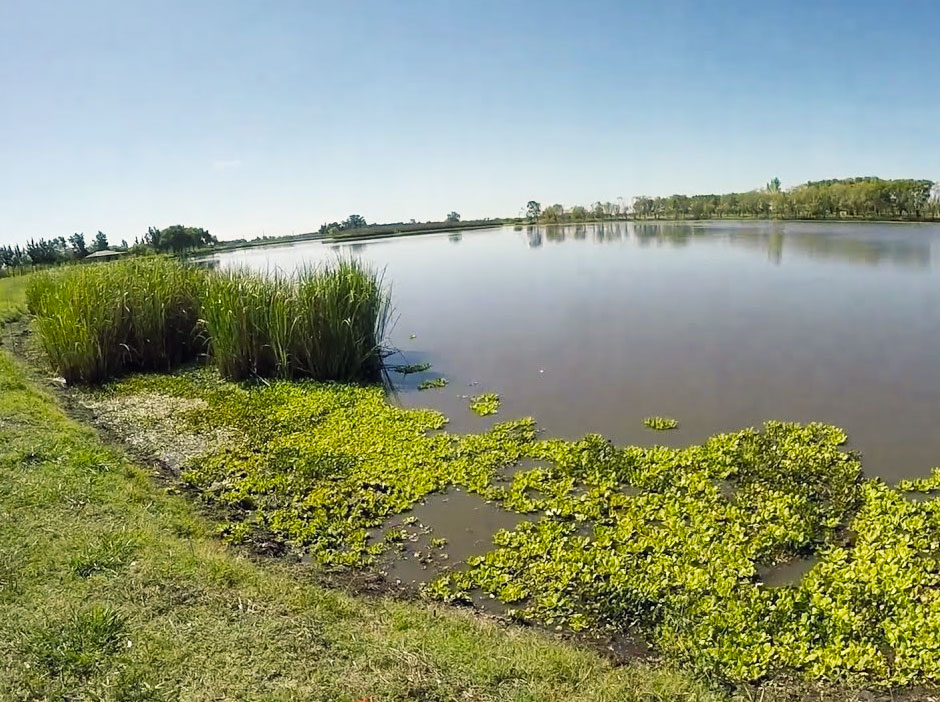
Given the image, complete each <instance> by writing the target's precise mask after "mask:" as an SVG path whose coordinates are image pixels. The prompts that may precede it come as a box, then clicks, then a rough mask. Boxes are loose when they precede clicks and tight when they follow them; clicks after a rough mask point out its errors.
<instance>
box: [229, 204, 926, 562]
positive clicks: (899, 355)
mask: <svg viewBox="0 0 940 702" xmlns="http://www.w3.org/2000/svg"><path fill="white" fill-rule="evenodd" d="M337 254H340V255H349V254H353V255H356V256H358V257H360V258H361V259H363V260H365V261H367V262H370V263H373V264H375V265H376V266H379V267H382V268H384V269H385V278H386V281H387V282H388V283H390V284H391V287H392V294H393V300H394V304H395V308H396V310H397V313H398V320H397V323H396V325H395V327H394V329H393V330H392V333H391V339H390V341H391V343H392V344H393V345H394V346H395V347H397V348H398V349H400V352H399V353H398V354H396V355H395V356H394V357H393V358H392V359H391V361H392V362H393V363H420V362H425V361H426V362H429V363H431V364H432V366H433V368H432V369H431V370H430V371H427V372H423V373H417V374H413V375H408V376H401V375H396V374H394V373H393V374H392V377H393V379H394V380H395V381H396V385H397V400H398V401H399V402H400V403H401V404H402V405H404V406H409V407H433V408H437V409H440V410H441V411H443V412H444V413H445V414H446V415H447V416H448V417H449V418H450V425H449V429H450V430H451V431H457V432H466V431H479V430H482V429H485V428H486V427H488V426H490V425H491V424H492V423H493V422H494V421H499V420H503V419H510V418H513V417H519V416H533V417H535V419H536V420H537V421H538V422H539V425H540V427H542V428H543V429H544V430H545V432H546V434H548V435H552V436H562V437H570V438H575V437H579V436H581V435H583V434H585V433H588V432H599V433H601V434H603V435H605V436H607V437H608V438H610V439H611V440H613V441H614V442H616V443H618V444H653V443H664V444H667V445H672V446H679V445H686V444H690V443H696V442H700V441H702V440H704V439H705V438H707V437H708V436H710V435H712V434H714V433H717V432H721V431H732V430H736V429H740V428H742V427H747V426H756V425H760V424H761V423H762V422H764V421H765V420H768V419H782V420H793V421H800V422H808V421H822V422H828V423H832V424H836V425H838V426H840V427H843V428H844V429H845V430H846V432H847V433H848V435H849V446H850V448H852V449H855V450H857V451H859V452H860V453H861V454H862V458H863V465H864V468H865V472H866V474H867V475H869V476H872V475H873V476H879V477H881V478H883V479H885V480H886V481H888V482H890V483H894V482H896V481H897V480H898V479H900V478H905V477H915V476H922V475H927V474H928V473H929V471H930V469H931V468H932V467H933V466H935V465H938V464H940V431H937V430H936V423H937V419H938V418H940V371H938V363H937V358H938V349H940V225H936V224H882V223H877V224H869V223H804V222H787V223H776V222H754V223H747V222H730V223H723V222H704V223H689V224H675V223H661V224H656V223H651V224H641V223H611V224H597V225H583V226H540V227H523V228H520V229H514V228H513V227H502V228H494V229H491V230H477V231H470V232H462V233H454V234H440V235H426V236H412V237H402V238H395V239H385V240H376V241H369V242H363V243H355V244H343V245H335V244H334V245H327V244H322V243H319V242H306V243H299V244H296V245H291V246H278V247H266V248H255V249H246V250H242V251H234V252H229V253H225V254H221V255H220V256H218V257H217V260H218V264H219V265H220V266H222V267H228V266H248V267H251V268H255V269H258V270H275V269H279V270H284V271H290V270H292V269H294V268H296V267H297V266H299V265H302V264H309V263H313V262H320V261H328V260H331V259H333V258H334V257H335V256H336V255H337ZM438 376H444V377H446V378H447V379H448V381H449V384H448V385H447V386H446V387H445V388H443V389H438V390H428V391H418V390H417V385H418V383H419V382H420V381H421V380H423V379H425V378H433V377H438ZM481 392H498V393H499V394H500V396H501V398H502V406H501V408H500V411H499V413H498V414H497V415H495V416H492V417H486V418H481V417H477V416H476V415H474V414H473V413H471V412H470V411H469V410H468V407H467V405H468V402H469V397H470V396H471V395H474V394H477V393H481ZM648 415H665V416H671V417H675V418H677V419H678V420H679V428H678V429H676V430H674V431H670V432H654V431H651V430H649V429H646V428H645V427H644V426H643V418H644V417H646V416H648ZM443 504H446V503H443ZM514 516H515V515H514ZM481 519H482V517H481V515H480V514H479V513H478V512H475V511H474V509H473V508H467V509H462V508H459V507H458V506H457V504H456V503H452V504H450V506H449V507H448V508H447V510H446V513H444V512H442V514H441V515H440V519H439V520H438V521H439V522H440V523H447V522H451V523H453V524H457V525H460V526H463V525H466V524H470V523H473V522H475V520H476V521H479V520H481ZM458 531H459V529H455V530H451V531H450V532H449V533H448V534H445V535H444V538H448V539H449V541H450V548H452V549H454V550H455V551H459V550H461V549H463V541H464V537H463V536H461V535H460V534H459V533H457V532H458ZM466 538H467V540H468V542H469V540H472V541H473V543H474V544H475V546H477V545H480V544H478V543H477V542H479V541H480V536H479V534H472V535H469V536H467V537H466ZM453 557H454V556H452V558H453ZM403 574H404V575H405V576H406V577H405V578H402V579H403V580H404V579H406V578H407V577H409V575H410V574H408V573H403Z"/></svg>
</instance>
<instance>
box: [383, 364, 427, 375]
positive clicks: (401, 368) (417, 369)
mask: <svg viewBox="0 0 940 702" xmlns="http://www.w3.org/2000/svg"><path fill="white" fill-rule="evenodd" d="M391 370H393V371H395V372H396V373H401V374H402V375H411V374H412V373H423V372H424V371H428V370H431V364H430V363H405V364H402V365H398V366H392V368H391Z"/></svg>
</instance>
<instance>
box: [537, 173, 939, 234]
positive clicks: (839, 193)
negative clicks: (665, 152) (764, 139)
mask: <svg viewBox="0 0 940 702" xmlns="http://www.w3.org/2000/svg"><path fill="white" fill-rule="evenodd" d="M722 217H755V218H765V219H873V220H877V219H883V220H940V186H938V184H937V183H934V182H933V181H930V180H911V179H906V180H883V179H881V178H874V177H866V178H847V179H842V180H820V181H812V182H809V183H804V184H803V185H798V186H796V187H794V188H791V189H790V190H784V189H783V188H781V184H780V179H779V178H774V179H772V180H771V181H770V182H769V183H767V185H766V186H765V187H764V188H763V189H761V190H752V191H749V192H744V193H726V194H724V195H668V196H664V197H647V196H640V197H636V198H634V199H633V203H632V206H631V207H626V206H625V205H624V203H623V202H622V201H621V200H619V199H618V202H616V203H614V202H600V201H598V202H595V203H593V204H592V205H588V206H582V205H575V206H574V207H570V208H565V206H564V205H560V204H555V205H549V206H547V207H542V205H541V203H539V202H537V201H536V200H530V201H529V202H528V203H526V206H525V216H524V219H526V220H528V221H529V222H533V223H534V222H546V223H556V222H559V223H560V222H585V221H604V220H611V219H627V218H630V219H719V218H722Z"/></svg>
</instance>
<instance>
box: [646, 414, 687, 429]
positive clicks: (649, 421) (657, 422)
mask: <svg viewBox="0 0 940 702" xmlns="http://www.w3.org/2000/svg"><path fill="white" fill-rule="evenodd" d="M643 424H645V425H646V426H647V427H648V428H650V429H655V430H656V431H667V430H669V429H675V428H676V427H677V426H679V421H678V420H676V419H673V418H672V417H647V418H646V419H644V420H643Z"/></svg>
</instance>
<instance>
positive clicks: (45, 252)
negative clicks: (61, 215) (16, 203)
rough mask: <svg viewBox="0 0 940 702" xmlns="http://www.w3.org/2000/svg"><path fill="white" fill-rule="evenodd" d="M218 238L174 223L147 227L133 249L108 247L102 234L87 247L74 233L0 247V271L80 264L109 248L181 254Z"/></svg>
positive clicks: (123, 242) (77, 234)
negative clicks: (163, 227) (165, 225)
mask: <svg viewBox="0 0 940 702" xmlns="http://www.w3.org/2000/svg"><path fill="white" fill-rule="evenodd" d="M217 243H218V239H216V238H215V237H214V236H212V235H211V234H210V233H209V232H208V231H206V230H205V229H202V228H200V227H184V226H182V225H181V224H174V225H173V226H171V227H167V228H166V229H157V228H156V227H150V228H149V229H148V230H147V233H146V234H144V235H143V236H142V237H138V238H135V239H134V244H133V246H128V245H127V242H126V241H122V242H121V244H120V245H114V246H110V245H109V243H108V237H107V235H106V234H105V233H104V232H100V231H99V232H98V233H97V234H96V235H95V237H94V239H92V241H91V243H90V244H87V243H86V241H85V235H84V234H83V233H78V232H76V233H74V234H72V235H71V236H69V237H68V238H66V237H64V236H58V237H52V238H51V239H43V238H39V239H30V240H29V241H28V242H26V244H25V245H23V246H20V245H14V246H0V271H11V270H13V269H17V268H27V267H31V266H50V265H57V264H61V263H67V262H69V261H79V260H81V259H83V258H85V257H86V256H88V255H89V254H91V253H95V252H96V251H104V250H105V249H108V248H111V249H114V250H117V251H131V252H133V253H153V252H159V253H177V254H178V253H182V252H184V251H188V250H191V249H198V248H203V247H206V246H212V245H215V244H217Z"/></svg>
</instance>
